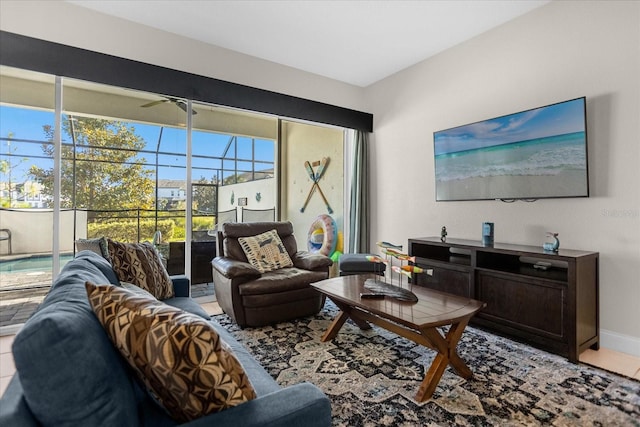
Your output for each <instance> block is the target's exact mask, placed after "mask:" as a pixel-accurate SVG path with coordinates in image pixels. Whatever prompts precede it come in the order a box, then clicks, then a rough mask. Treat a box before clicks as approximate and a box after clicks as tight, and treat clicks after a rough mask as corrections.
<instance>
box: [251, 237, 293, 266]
mask: <svg viewBox="0 0 640 427" xmlns="http://www.w3.org/2000/svg"><path fill="white" fill-rule="evenodd" d="M238 243H240V246H241V247H242V250H243V251H244V254H245V255H246V256H247V259H248V260H249V263H250V264H251V265H252V266H254V267H255V268H257V269H258V270H259V271H260V273H266V272H268V271H273V270H278V269H280V268H284V267H293V262H292V261H291V257H289V253H288V252H287V250H286V249H285V247H284V245H283V244H282V240H280V236H278V232H277V231H276V230H271V231H267V232H265V233H262V234H258V235H257V236H252V237H239V238H238Z"/></svg>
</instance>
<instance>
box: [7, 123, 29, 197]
mask: <svg viewBox="0 0 640 427" xmlns="http://www.w3.org/2000/svg"><path fill="white" fill-rule="evenodd" d="M12 139H13V132H9V133H8V134H7V140H6V143H5V144H6V147H7V149H6V159H5V158H3V159H0V176H3V177H4V178H5V180H4V181H0V190H5V191H6V192H7V197H4V196H2V197H0V205H1V206H2V207H3V208H12V207H14V208H15V207H23V206H22V205H20V206H18V205H16V201H15V200H13V191H14V190H15V189H16V184H15V183H14V182H13V181H14V180H13V178H14V176H13V171H14V170H15V169H17V168H18V167H20V165H22V164H23V163H24V162H26V161H27V160H28V159H26V158H22V159H19V160H17V161H16V160H12V158H13V157H14V156H15V152H16V151H17V150H18V148H17V147H13V148H12V147H11V140H12ZM3 157H4V156H3ZM27 206H28V205H27Z"/></svg>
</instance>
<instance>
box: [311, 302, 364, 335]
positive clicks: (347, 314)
mask: <svg viewBox="0 0 640 427" xmlns="http://www.w3.org/2000/svg"><path fill="white" fill-rule="evenodd" d="M332 301H333V300H332ZM333 303H334V304H335V305H336V306H337V307H338V308H339V309H340V313H338V315H337V316H336V318H335V319H333V322H331V325H330V326H329V329H327V331H326V332H325V333H324V335H323V336H322V338H321V339H320V341H322V342H326V341H331V340H332V339H334V338H335V336H336V335H337V334H338V332H339V331H340V328H342V325H344V322H346V321H347V319H349V318H351V320H353V322H354V323H355V324H356V325H358V327H359V328H360V329H365V330H366V329H371V325H370V324H369V323H367V321H366V320H364V319H361V318H359V317H358V315H357V313H354V310H353V308H351V307H349V306H348V305H345V304H342V303H340V302H336V301H333Z"/></svg>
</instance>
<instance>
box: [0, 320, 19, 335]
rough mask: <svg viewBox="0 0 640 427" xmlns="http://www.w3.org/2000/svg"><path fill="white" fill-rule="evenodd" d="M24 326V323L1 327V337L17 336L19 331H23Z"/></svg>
mask: <svg viewBox="0 0 640 427" xmlns="http://www.w3.org/2000/svg"><path fill="white" fill-rule="evenodd" d="M23 326H24V323H19V324H16V325H7V326H0V337H4V336H6V335H15V334H17V333H18V331H20V329H22V327H23Z"/></svg>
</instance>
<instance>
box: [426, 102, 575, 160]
mask: <svg viewBox="0 0 640 427" xmlns="http://www.w3.org/2000/svg"><path fill="white" fill-rule="evenodd" d="M584 130H585V123H584V99H582V98H579V99H575V100H572V101H567V102H563V103H559V104H554V105H550V106H547V107H541V108H536V109H533V110H528V111H523V112H520V113H515V114H510V115H507V116H502V117H498V118H495V119H490V120H485V121H481V122H476V123H472V124H469V125H465V126H459V127H455V128H452V129H448V130H444V131H441V132H436V133H435V135H434V143H435V154H436V155H440V154H447V153H453V152H456V151H466V150H473V149H477V148H484V147H490V146H493V145H501V144H508V143H512V142H520V141H527V140H531V139H537V138H544V137H547V136H554V135H563V134H567V133H574V132H581V131H584Z"/></svg>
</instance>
